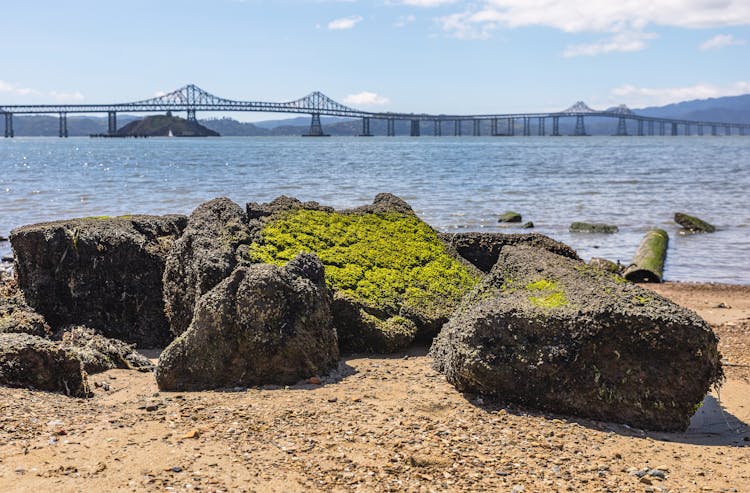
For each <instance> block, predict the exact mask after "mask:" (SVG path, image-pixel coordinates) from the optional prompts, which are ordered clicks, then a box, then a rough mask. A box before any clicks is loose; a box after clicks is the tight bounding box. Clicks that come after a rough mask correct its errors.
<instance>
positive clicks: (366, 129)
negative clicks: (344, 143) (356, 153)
mask: <svg viewBox="0 0 750 493" xmlns="http://www.w3.org/2000/svg"><path fill="white" fill-rule="evenodd" d="M359 136H360V137H372V134H371V133H370V117H369V116H364V117H362V133H361V134H359Z"/></svg>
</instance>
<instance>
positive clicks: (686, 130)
mask: <svg viewBox="0 0 750 493" xmlns="http://www.w3.org/2000/svg"><path fill="white" fill-rule="evenodd" d="M685 135H686V136H690V124H689V123H686V124H685Z"/></svg>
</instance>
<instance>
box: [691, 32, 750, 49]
mask: <svg viewBox="0 0 750 493" xmlns="http://www.w3.org/2000/svg"><path fill="white" fill-rule="evenodd" d="M744 44H745V40H744V39H737V38H735V37H734V36H732V35H731V34H717V35H716V36H714V37H713V38H710V39H707V40H705V41H704V42H703V43H701V44H700V46H699V47H698V48H700V50H701V51H709V50H718V49H720V48H726V47H727V46H736V45H744Z"/></svg>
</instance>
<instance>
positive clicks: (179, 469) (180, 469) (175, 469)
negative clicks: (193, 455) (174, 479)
mask: <svg viewBox="0 0 750 493" xmlns="http://www.w3.org/2000/svg"><path fill="white" fill-rule="evenodd" d="M167 471H172V472H182V468H181V467H180V466H174V467H170V468H169V469H167Z"/></svg>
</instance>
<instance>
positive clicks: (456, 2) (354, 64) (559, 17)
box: [0, 0, 750, 120]
mask: <svg viewBox="0 0 750 493" xmlns="http://www.w3.org/2000/svg"><path fill="white" fill-rule="evenodd" d="M0 18H1V19H2V24H0V25H2V31H3V40H4V43H5V46H4V49H3V50H2V52H0V105H2V104H26V103H51V102H70V103H75V102H81V103H99V102H102V103H104V102H116V101H117V102H120V101H122V102H125V101H130V100H138V99H145V98H148V97H151V96H154V95H156V94H159V93H162V92H167V91H170V90H173V89H176V88H178V87H181V86H183V85H185V84H188V83H195V84H197V85H199V86H200V87H202V88H204V89H206V90H207V91H209V92H211V93H214V94H216V95H218V96H222V97H227V98H231V99H242V100H263V101H288V100H292V99H296V98H298V97H301V96H304V95H306V94H307V93H309V92H311V91H314V90H320V91H322V92H324V93H326V94H328V95H329V96H331V97H333V98H334V99H336V100H338V101H340V102H344V103H346V104H349V105H350V106H353V107H357V108H361V109H368V110H384V111H404V112H411V111H414V112H430V113H490V112H515V111H519V112H520V111H547V110H561V109H564V108H566V107H568V106H570V105H571V104H572V103H574V102H575V101H577V100H584V101H586V102H587V103H588V104H589V105H590V106H593V107H595V108H604V107H608V106H612V105H615V104H620V103H624V104H627V105H628V106H631V107H634V108H637V107H643V106H647V105H661V104H666V103H669V102H676V101H681V100H687V99H699V98H706V97H717V96H725V95H736V94H744V93H750V0H473V1H463V0H371V1H366V0H348V1H346V0H338V1H337V0H276V1H271V0H244V1H243V0H213V1H198V0H158V1H156V0H151V1H146V0H129V1H127V2H109V1H102V0H98V1H93V0H90V1H89V0H85V1H75V0H69V1H65V2H61V1H59V0H55V1H52V0H49V1H43V0H26V1H23V2H16V1H3V2H2V3H0ZM199 116H201V117H203V116H208V115H199ZM233 116H234V117H237V116H238V115H236V114H235V115H233ZM239 116H240V119H244V120H258V119H266V118H268V115H259V114H258V115H256V114H243V115H239Z"/></svg>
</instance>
